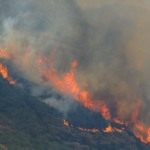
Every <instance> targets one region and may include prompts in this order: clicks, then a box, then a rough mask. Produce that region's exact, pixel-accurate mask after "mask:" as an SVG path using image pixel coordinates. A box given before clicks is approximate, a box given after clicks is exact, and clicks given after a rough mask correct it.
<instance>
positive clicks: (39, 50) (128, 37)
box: [0, 0, 150, 144]
mask: <svg viewBox="0 0 150 150" xmlns="http://www.w3.org/2000/svg"><path fill="white" fill-rule="evenodd" d="M14 2H16V3H14V5H12V6H11V5H10V6H9V7H10V10H11V9H12V10H13V11H10V12H9V11H8V14H7V13H5V12H6V8H5V9H4V13H0V14H2V16H1V15H0V18H1V20H3V21H2V23H0V33H1V34H0V47H1V48H0V75H1V77H2V78H3V79H5V80H7V81H8V82H9V83H10V84H11V85H15V86H17V84H18V83H17V81H22V80H17V79H15V77H13V74H12V75H11V69H13V67H14V69H16V74H17V77H18V76H19V77H20V78H21V79H23V80H25V81H28V82H31V83H32V84H33V85H34V86H33V87H32V86H31V87H29V89H31V93H34V94H35V95H36V96H37V95H38V96H39V95H40V94H41V93H42V92H43V91H44V90H45V91H46V92H47V90H48V91H49V93H50V92H53V93H54V92H55V93H58V94H60V95H62V97H63V98H64V99H63V100H64V101H65V100H66V101H65V102H64V101H63V102H61V100H58V99H57V97H56V96H53V98H51V97H50V98H49V97H48V100H49V101H50V102H49V103H48V104H49V105H50V106H52V107H54V108H56V109H58V111H60V112H62V113H63V114H65V115H64V116H65V117H66V116H67V113H68V112H69V111H71V110H72V109H75V108H74V104H76V103H78V104H80V105H81V106H82V107H84V108H87V109H88V110H90V111H91V112H96V113H98V114H101V116H102V118H103V119H104V120H105V121H106V122H107V126H106V127H105V128H103V129H102V130H101V129H99V128H95V127H94V128H86V127H83V126H82V127H81V126H78V127H77V128H78V130H82V131H85V132H86V131H87V132H93V133H95V132H96V133H99V132H105V133H108V134H109V133H111V132H119V133H120V134H121V133H122V132H124V131H125V130H126V128H128V129H129V130H130V131H131V132H132V133H134V135H135V136H136V137H137V138H138V139H139V140H140V141H141V142H143V143H146V144H150V119H149V117H150V111H149V105H150V94H149V93H150V81H149V77H150V71H149V64H150V52H149V48H150V42H149V39H150V35H149V25H150V19H149V14H150V11H149V7H148V6H150V5H145V3H148V2H146V1H145V3H143V4H142V3H140V2H136V1H134V0H133V1H132V2H131V3H129V2H123V1H117V0H113V1H112V3H111V4H110V3H109V2H102V3H101V1H97V3H99V5H97V3H96V5H94V2H92V3H93V4H92V7H91V6H88V5H85V4H86V3H85V2H80V1H78V2H76V1H74V0H73V1H71V2H69V1H66V0H62V1H59V2H58V4H57V3H56V2H55V1H54V0H49V1H47V0H44V2H45V3H43V2H42V3H41V2H40V1H38V2H37V1H36V0H31V1H30V0H29V1H27V2H24V3H22V2H21V3H20V2H19V1H17V0H14ZM55 3H56V4H55ZM137 3H138V4H137ZM66 4H67V5H66ZM15 5H16V8H17V9H15ZM59 5H60V6H62V7H59ZM6 6H7V3H6ZM18 6H19V7H18ZM29 6H31V7H29ZM48 6H49V7H48ZM11 7H13V8H11ZM20 8H21V9H20ZM14 10H16V12H14ZM127 10H128V11H127ZM12 12H13V13H12ZM16 14H19V15H16ZM130 14H131V15H130ZM7 15H8V16H7ZM26 20H27V21H26ZM9 63H11V67H12V68H11V67H10V66H9V65H8V64H9ZM9 68H11V69H10V70H9ZM13 71H14V70H13ZM17 71H18V72H19V73H18V72H17ZM14 72H15V71H14ZM35 86H37V87H38V88H36V90H35V89H34V88H35ZM39 87H41V88H42V90H43V91H42V90H41V91H40V90H39ZM37 89H38V90H37ZM33 91H34V92H33ZM35 91H36V92H35ZM45 91H44V92H43V93H44V94H45V93H46V92H45ZM43 93H42V94H43ZM47 93H48V92H47ZM49 93H48V94H49ZM34 94H33V95H34ZM42 94H41V95H42ZM48 94H47V95H48ZM41 95H40V96H39V97H40V98H41V97H42V96H43V95H42V96H41ZM47 95H46V96H47ZM43 97H44V96H43ZM44 98H45V97H44ZM46 98H47V97H46ZM42 100H43V99H42ZM44 100H45V99H44ZM44 100H43V102H45V101H44ZM65 117H64V118H65ZM114 124H115V125H114ZM63 125H64V126H65V127H66V128H71V127H74V128H75V126H74V124H72V123H71V122H69V121H68V120H67V117H66V118H65V120H63ZM98 126H101V125H100V124H99V125H98Z"/></svg>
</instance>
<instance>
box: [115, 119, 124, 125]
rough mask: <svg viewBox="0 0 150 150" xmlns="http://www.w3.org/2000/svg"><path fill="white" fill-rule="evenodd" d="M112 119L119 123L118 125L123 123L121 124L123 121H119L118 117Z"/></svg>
mask: <svg viewBox="0 0 150 150" xmlns="http://www.w3.org/2000/svg"><path fill="white" fill-rule="evenodd" d="M113 121H114V122H115V123H117V124H120V125H123V124H124V122H123V121H121V120H119V119H118V118H114V119H113Z"/></svg>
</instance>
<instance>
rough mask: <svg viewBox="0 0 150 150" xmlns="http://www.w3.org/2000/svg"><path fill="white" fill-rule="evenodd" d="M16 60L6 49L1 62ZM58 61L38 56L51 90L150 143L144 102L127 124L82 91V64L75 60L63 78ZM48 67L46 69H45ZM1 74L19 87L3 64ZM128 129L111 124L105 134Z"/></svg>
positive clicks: (104, 105)
mask: <svg viewBox="0 0 150 150" xmlns="http://www.w3.org/2000/svg"><path fill="white" fill-rule="evenodd" d="M12 57H13V55H12V54H9V53H8V52H7V51H6V49H3V48H1V49H0V58H1V59H11V58H12ZM54 57H55V52H54V51H52V53H51V54H50V55H49V58H50V59H48V57H46V56H45V57H43V56H42V55H41V56H38V57H37V58H38V59H37V60H36V64H37V65H38V71H39V74H40V76H41V77H42V78H44V80H46V81H49V82H50V83H51V86H52V87H54V88H55V89H56V90H57V91H58V92H59V93H61V94H63V95H69V96H70V97H72V98H73V99H74V100H76V101H77V102H79V103H80V104H81V105H83V106H84V107H86V108H88V109H90V110H91V111H95V112H99V113H101V115H102V116H103V118H104V119H105V120H108V121H112V122H114V123H116V124H119V125H123V126H127V127H129V128H130V130H131V131H132V132H133V133H134V134H135V136H136V137H137V138H138V139H140V140H141V142H143V143H150V127H148V126H146V125H144V123H143V122H140V121H139V120H138V116H139V113H140V108H141V106H142V100H139V99H138V100H137V103H136V104H135V108H134V109H133V111H132V112H131V114H130V117H129V120H128V121H126V120H125V121H124V120H121V119H119V116H118V117H117V118H116V117H114V116H113V115H112V114H111V111H110V108H109V103H105V101H104V100H99V99H98V100H95V99H93V98H92V96H91V95H90V92H88V91H87V90H83V89H81V88H80V87H79V85H78V83H77V80H76V76H75V75H76V74H77V67H78V65H79V64H78V61H77V60H74V61H73V62H72V63H71V65H70V70H69V71H68V72H63V73H62V76H59V73H58V71H57V69H55V67H54ZM43 66H44V67H43ZM0 74H1V75H2V77H3V78H4V79H7V80H8V81H9V83H10V84H13V85H14V84H16V83H15V81H14V80H13V79H12V77H11V76H9V74H8V69H7V67H5V66H4V65H3V64H2V63H1V64H0ZM63 124H64V126H67V127H73V125H70V124H69V122H68V121H67V120H64V121H63ZM78 129H79V130H82V131H87V132H93V133H94V132H100V130H99V129H95V128H93V129H87V128H81V127H78ZM123 131H124V127H121V128H117V127H112V125H111V124H108V126H107V127H106V128H104V129H103V130H102V132H106V133H111V132H119V133H121V132H123Z"/></svg>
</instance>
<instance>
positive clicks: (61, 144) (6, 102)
mask: <svg viewBox="0 0 150 150" xmlns="http://www.w3.org/2000/svg"><path fill="white" fill-rule="evenodd" d="M63 119H64V117H63V115H62V114H60V113H59V112H57V111H56V110H55V109H53V108H51V107H49V106H47V105H46V104H43V103H42V102H40V101H38V100H37V99H35V98H33V97H32V96H30V95H29V94H28V93H26V92H25V91H23V90H22V89H19V88H18V87H17V86H12V85H9V83H8V82H7V81H5V80H3V79H1V78H0V144H1V145H0V150H5V149H8V150H74V149H78V150H99V149H100V150H149V149H150V147H149V146H148V145H144V144H142V143H141V142H140V141H139V140H138V139H136V138H135V137H134V135H133V134H132V133H131V132H130V131H124V132H123V133H116V132H114V133H104V132H97V133H92V132H85V131H80V130H79V129H78V128H76V127H66V126H64V125H63Z"/></svg>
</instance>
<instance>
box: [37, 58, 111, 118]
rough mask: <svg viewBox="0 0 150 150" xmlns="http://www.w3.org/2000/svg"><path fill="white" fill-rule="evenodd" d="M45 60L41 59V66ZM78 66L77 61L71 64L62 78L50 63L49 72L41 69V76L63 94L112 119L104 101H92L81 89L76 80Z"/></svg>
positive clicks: (86, 92)
mask: <svg viewBox="0 0 150 150" xmlns="http://www.w3.org/2000/svg"><path fill="white" fill-rule="evenodd" d="M43 61H44V60H42V59H39V64H42V63H43ZM77 65H78V62H77V60H74V61H73V62H72V64H71V69H70V71H69V72H67V73H64V74H63V76H62V77H61V78H60V77H59V76H58V75H57V70H56V69H55V68H54V67H53V62H51V63H50V69H49V70H42V69H41V68H40V67H39V70H40V73H41V76H43V77H44V78H45V79H47V80H48V81H51V83H52V85H53V86H54V87H55V88H56V89H57V90H58V91H59V92H61V93H63V94H67V95H70V96H72V97H73V98H74V99H75V100H77V101H78V102H79V103H81V104H82V105H83V106H85V107H87V108H89V109H91V110H94V111H97V112H101V114H102V116H103V117H104V118H105V119H107V120H108V119H110V118H111V115H110V112H109V108H108V107H107V105H106V104H105V102H104V101H100V100H92V99H91V96H90V94H89V93H88V91H86V90H82V89H80V87H79V86H78V84H77V81H76V79H75V72H76V67H77Z"/></svg>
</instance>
